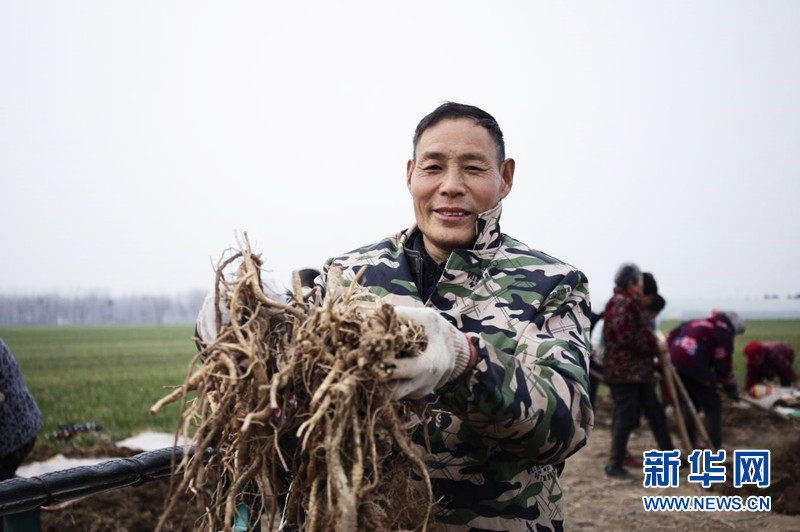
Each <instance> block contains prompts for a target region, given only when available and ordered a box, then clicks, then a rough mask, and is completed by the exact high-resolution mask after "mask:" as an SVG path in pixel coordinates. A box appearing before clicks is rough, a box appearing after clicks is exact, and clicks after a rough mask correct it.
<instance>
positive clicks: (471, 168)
mask: <svg viewBox="0 0 800 532" xmlns="http://www.w3.org/2000/svg"><path fill="white" fill-rule="evenodd" d="M483 171H484V169H483V168H482V167H480V166H467V172H483Z"/></svg>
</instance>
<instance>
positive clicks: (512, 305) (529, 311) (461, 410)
mask: <svg viewBox="0 0 800 532" xmlns="http://www.w3.org/2000/svg"><path fill="white" fill-rule="evenodd" d="M501 208H502V207H501V205H500V204H498V205H497V206H496V207H495V208H493V209H491V210H490V211H487V212H485V213H483V214H481V216H480V217H479V220H478V238H477V242H476V244H475V246H474V247H473V249H469V250H456V251H453V252H452V253H451V255H450V257H449V259H448V261H447V264H446V267H445V269H444V272H443V274H442V276H441V278H440V279H439V282H438V284H437V285H436V288H435V290H434V292H433V294H432V295H431V297H430V299H429V300H428V301H427V302H424V301H422V300H421V298H420V295H419V291H418V289H417V287H416V285H415V283H414V275H413V273H412V270H411V268H410V267H409V262H408V256H407V254H406V253H407V250H406V251H404V249H405V248H404V244H405V242H406V241H407V240H408V237H409V236H410V235H411V234H412V233H413V232H414V231H416V230H417V229H416V227H415V226H412V227H411V228H410V229H408V230H406V231H403V232H401V233H398V234H396V235H394V236H391V237H389V238H387V239H385V240H383V241H381V242H378V243H376V244H373V245H370V246H365V247H363V248H360V249H357V250H355V251H352V252H350V253H347V254H345V255H342V256H340V257H336V258H334V259H330V260H329V261H328V262H327V263H326V265H325V268H324V270H323V276H322V278H323V279H322V282H323V283H324V279H325V278H327V277H326V276H327V272H328V270H329V269H330V267H331V266H332V265H338V266H340V267H342V269H343V278H344V279H345V280H346V281H351V280H352V279H353V278H354V277H355V275H356V273H357V272H358V270H359V269H360V267H361V266H362V265H368V267H367V268H366V270H365V272H364V274H363V276H362V278H361V279H360V281H359V282H360V284H361V285H363V286H365V287H368V288H369V290H370V291H371V292H373V293H376V294H378V295H380V296H381V297H382V298H383V300H384V301H386V302H388V303H391V304H394V305H408V306H422V305H426V306H429V307H433V308H436V309H437V310H439V312H440V313H441V314H442V315H443V316H444V317H445V318H447V319H448V320H449V321H450V322H451V323H453V324H454V325H455V326H456V327H458V328H459V329H460V330H461V331H462V332H464V333H465V334H466V335H467V336H468V337H469V338H470V341H471V342H472V344H473V349H475V350H476V351H477V353H478V354H479V360H478V362H477V364H476V365H475V366H474V367H473V368H472V369H471V370H469V371H468V372H467V375H466V376H465V377H463V378H461V379H458V380H457V381H456V382H453V383H451V384H448V385H447V386H445V387H444V388H442V389H440V390H439V393H438V396H437V395H432V396H430V397H429V400H431V401H433V402H434V404H433V405H432V406H433V408H432V411H435V412H436V414H435V416H433V417H430V418H428V419H426V420H424V423H425V424H426V425H427V432H428V438H429V445H430V446H431V449H426V447H425V445H426V442H425V437H424V432H425V430H424V428H423V426H422V423H421V424H420V427H419V428H418V430H417V433H416V434H415V438H414V439H415V443H417V444H418V445H420V451H421V452H426V451H429V453H428V454H427V463H428V465H429V469H430V472H431V477H432V482H433V485H434V495H435V497H437V498H439V499H440V503H439V506H440V509H441V512H440V514H439V516H438V519H439V521H440V522H442V523H444V524H445V525H446V526H447V529H448V530H505V531H514V530H561V529H562V528H563V517H562V511H561V496H562V494H561V487H560V484H559V480H558V474H557V469H556V467H555V465H556V464H559V463H561V462H562V461H563V460H564V459H566V458H567V457H568V456H570V455H571V454H572V453H574V452H575V451H577V450H578V449H579V448H581V447H582V446H583V445H585V443H586V441H587V439H588V437H589V433H590V431H591V427H592V424H593V411H592V408H591V404H590V401H589V398H588V393H587V389H588V363H589V362H588V360H589V337H588V336H589V318H588V316H589V292H588V284H587V280H586V278H585V276H584V275H583V273H581V272H580V271H578V270H576V269H575V268H573V267H571V266H569V265H566V264H563V263H561V262H559V261H558V260H556V259H554V258H553V257H550V256H549V255H546V254H544V253H541V252H539V251H535V250H532V249H530V248H528V247H527V246H525V245H524V244H522V243H520V242H518V241H516V240H514V239H512V238H510V237H509V236H507V235H504V234H502V233H500V228H499V218H500V212H501Z"/></svg>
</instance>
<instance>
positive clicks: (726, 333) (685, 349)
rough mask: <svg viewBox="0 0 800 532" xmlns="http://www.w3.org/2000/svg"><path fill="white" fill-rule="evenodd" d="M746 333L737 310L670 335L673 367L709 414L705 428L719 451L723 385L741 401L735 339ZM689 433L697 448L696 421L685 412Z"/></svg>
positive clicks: (695, 322)
mask: <svg viewBox="0 0 800 532" xmlns="http://www.w3.org/2000/svg"><path fill="white" fill-rule="evenodd" d="M743 332H744V321H742V319H741V318H740V317H739V315H738V314H737V313H736V312H733V311H717V310H715V311H713V312H712V313H711V316H709V317H707V318H703V319H699V320H691V321H686V322H683V323H681V324H680V325H678V326H677V327H675V328H674V329H672V330H671V331H670V332H669V334H668V335H667V346H668V348H669V356H670V358H671V359H672V364H673V365H674V366H675V369H676V370H677V372H678V375H679V376H680V378H681V381H682V382H683V385H684V387H685V388H686V391H687V392H688V393H689V397H690V398H691V400H692V404H693V405H694V407H695V409H696V410H697V411H698V412H699V411H704V412H705V427H706V430H707V431H708V436H709V438H710V439H711V443H712V445H713V446H714V448H715V449H719V448H720V447H721V446H722V402H721V400H720V397H719V395H718V394H717V386H718V385H719V386H721V387H722V389H723V390H725V392H726V393H727V395H728V397H730V398H731V399H732V400H734V401H738V400H739V385H738V383H737V381H736V375H734V374H733V363H732V355H733V338H734V336H736V335H737V334H742V333H743ZM681 407H682V408H684V414H685V415H684V419H685V420H686V431H687V432H688V433H689V439H690V440H691V441H692V445H693V446H696V445H697V440H696V430H697V427H696V426H695V424H694V420H693V419H692V417H691V416H690V415H689V413H688V412H686V411H685V406H684V405H683V403H681Z"/></svg>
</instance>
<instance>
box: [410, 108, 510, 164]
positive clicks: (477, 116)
mask: <svg viewBox="0 0 800 532" xmlns="http://www.w3.org/2000/svg"><path fill="white" fill-rule="evenodd" d="M446 118H452V119H454V118H471V119H472V120H474V121H475V123H476V124H477V125H479V126H481V127H483V128H484V129H486V131H488V132H489V136H491V137H492V140H493V141H494V144H495V147H496V148H497V164H498V165H501V164H503V161H505V160H506V144H505V141H503V131H502V130H501V129H500V125H499V124H498V123H497V120H495V119H494V117H493V116H492V115H490V114H489V113H487V112H486V111H484V110H483V109H480V108H479V107H475V106H474V105H467V104H463V103H456V102H445V103H443V104H442V105H440V106H439V107H437V108H436V109H434V110H433V111H432V112H431V113H429V114H428V115H427V116H426V117H425V118H423V119H422V120H420V122H419V124H417V129H415V130H414V151H413V153H412V158H413V160H415V161H416V160H417V143H418V142H419V138H420V137H421V136H422V134H423V133H424V132H425V130H427V129H428V128H429V127H431V126H434V125H436V124H438V123H439V122H441V121H442V120H444V119H446Z"/></svg>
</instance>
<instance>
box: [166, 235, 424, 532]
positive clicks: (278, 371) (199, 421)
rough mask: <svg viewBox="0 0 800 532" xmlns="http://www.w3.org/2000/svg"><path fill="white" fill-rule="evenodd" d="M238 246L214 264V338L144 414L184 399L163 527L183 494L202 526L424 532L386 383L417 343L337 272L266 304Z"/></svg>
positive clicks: (405, 439)
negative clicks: (321, 290)
mask: <svg viewBox="0 0 800 532" xmlns="http://www.w3.org/2000/svg"><path fill="white" fill-rule="evenodd" d="M239 248H240V249H239V250H236V251H233V252H232V254H231V255H230V256H229V257H228V258H224V259H223V260H221V261H220V263H219V265H218V268H217V283H216V286H217V294H216V297H217V301H218V302H219V301H222V302H223V304H224V306H225V307H226V308H227V310H228V311H229V312H230V324H227V320H222V313H221V312H220V310H219V307H220V306H219V305H217V309H218V310H217V331H218V334H217V337H216V339H215V340H214V341H213V342H210V343H207V344H203V343H200V345H201V347H202V349H201V350H200V351H199V352H198V354H197V356H196V357H195V359H194V360H193V361H192V364H191V365H190V368H189V372H188V375H187V378H186V380H185V382H184V383H183V384H182V385H181V386H179V387H177V388H175V389H174V390H173V391H172V393H170V394H169V395H167V396H165V397H163V398H162V399H161V400H160V401H159V402H158V403H156V404H155V405H154V406H153V407H152V409H151V411H152V412H153V413H155V412H158V410H159V409H160V408H162V407H163V406H164V405H165V404H167V403H171V402H175V401H181V404H182V407H181V419H180V423H179V427H178V430H177V431H176V441H177V438H178V437H179V436H182V437H183V438H185V440H186V441H190V442H192V444H193V446H194V449H195V451H196V452H195V453H194V454H191V453H184V454H183V458H182V460H181V461H180V462H179V463H175V464H174V465H173V467H174V468H175V470H176V471H180V472H181V473H182V475H179V476H177V478H180V479H181V481H180V483H179V484H177V483H176V485H175V486H174V488H173V496H172V497H171V498H170V501H168V504H167V507H166V509H165V512H164V517H163V518H162V523H163V522H164V521H165V519H166V517H167V516H168V515H169V514H170V512H171V510H172V507H173V506H174V502H175V501H176V500H177V498H178V496H179V495H180V494H182V493H185V492H186V491H187V490H188V491H190V492H191V493H193V494H194V495H195V497H196V500H197V502H198V505H199V508H200V512H201V513H202V520H203V524H202V525H201V527H202V528H206V529H208V530H215V531H216V530H231V529H232V527H233V526H234V523H235V522H236V520H237V519H239V520H241V519H243V518H244V519H247V517H246V515H249V516H255V517H250V520H251V523H252V519H254V518H258V516H265V517H264V519H267V520H268V521H267V522H268V523H269V527H270V528H268V529H272V527H274V526H275V525H276V524H277V522H278V521H279V520H280V521H282V522H283V523H285V524H286V525H289V526H290V527H292V528H295V529H299V530H309V531H311V530H341V531H355V530H412V529H413V530H420V529H421V530H424V529H426V527H428V526H429V524H430V521H431V508H432V503H433V501H432V491H431V484H430V479H429V476H428V472H427V469H426V467H425V464H424V463H423V462H422V460H421V458H420V457H419V456H418V455H417V454H416V453H415V452H414V451H413V450H412V448H411V444H410V442H411V436H410V434H411V430H412V427H413V426H414V422H413V418H414V416H415V413H414V412H413V408H412V406H411V405H410V404H407V403H402V402H399V401H396V400H393V399H392V396H391V386H389V385H387V382H388V380H389V376H390V374H391V370H392V367H393V364H394V360H395V359H396V358H399V357H407V356H416V355H417V354H418V353H419V352H420V350H422V349H424V347H425V343H426V339H425V337H424V333H423V332H422V331H420V330H419V329H418V328H416V327H415V326H414V325H413V324H409V323H401V322H400V321H399V320H398V318H397V317H396V316H395V314H394V312H393V309H392V307H391V306H390V305H386V304H382V303H381V301H380V300H379V299H378V298H376V297H374V296H372V295H370V294H369V293H368V292H366V291H365V290H364V289H363V288H359V286H358V282H357V281H358V279H356V282H353V283H351V284H349V286H343V284H342V282H341V275H340V273H339V272H337V271H336V270H333V269H332V270H331V271H330V272H329V276H328V283H327V289H326V293H325V295H324V297H321V295H320V294H318V293H316V292H312V293H311V294H309V295H308V296H303V291H302V289H301V287H300V282H299V278H298V277H297V276H296V275H295V279H294V295H293V296H291V297H288V296H287V298H286V299H287V300H284V301H277V300H275V298H270V297H268V296H267V295H265V293H264V291H263V290H262V285H261V279H260V273H261V259H260V256H259V255H256V254H253V253H252V251H251V249H250V244H249V243H248V242H247V241H246V235H245V242H244V245H240V246H239ZM225 271H235V273H234V274H233V275H232V276H230V277H231V279H227V278H226V275H225V273H224V272H225ZM308 298H316V299H317V300H319V299H320V298H321V302H319V301H317V302H316V303H315V304H311V303H310V302H309V301H307V299H308ZM198 342H199V339H198ZM417 414H419V413H417ZM200 450H204V451H205V452H203V453H201V452H197V451H200ZM204 456H205V459H204V458H203V457H204ZM174 477H175V476H174ZM243 510H246V511H243ZM243 515H245V517H243Z"/></svg>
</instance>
